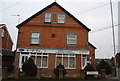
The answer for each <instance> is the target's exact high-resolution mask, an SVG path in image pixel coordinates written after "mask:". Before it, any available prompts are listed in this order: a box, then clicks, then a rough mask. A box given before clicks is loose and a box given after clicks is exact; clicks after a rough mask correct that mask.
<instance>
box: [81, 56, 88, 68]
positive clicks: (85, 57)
mask: <svg viewBox="0 0 120 81" xmlns="http://www.w3.org/2000/svg"><path fill="white" fill-rule="evenodd" d="M83 58H84V59H85V65H84V66H83ZM86 65H87V56H85V55H81V66H82V69H84V68H85V66H86Z"/></svg>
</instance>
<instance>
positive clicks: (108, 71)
mask: <svg viewBox="0 0 120 81" xmlns="http://www.w3.org/2000/svg"><path fill="white" fill-rule="evenodd" d="M102 69H105V71H106V74H111V71H112V69H111V67H110V65H109V64H108V63H107V62H105V61H104V60H102V61H101V62H100V63H99V64H98V65H97V70H98V71H99V72H100V73H101V70H102Z"/></svg>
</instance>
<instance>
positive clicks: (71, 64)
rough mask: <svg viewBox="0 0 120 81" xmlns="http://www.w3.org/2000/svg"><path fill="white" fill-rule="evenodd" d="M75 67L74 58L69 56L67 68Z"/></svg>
mask: <svg viewBox="0 0 120 81" xmlns="http://www.w3.org/2000/svg"><path fill="white" fill-rule="evenodd" d="M74 67H75V58H74V57H70V58H69V68H74Z"/></svg>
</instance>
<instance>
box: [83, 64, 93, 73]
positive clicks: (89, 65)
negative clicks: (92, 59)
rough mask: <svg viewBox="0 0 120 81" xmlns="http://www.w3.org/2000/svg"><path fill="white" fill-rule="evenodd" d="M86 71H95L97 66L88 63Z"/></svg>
mask: <svg viewBox="0 0 120 81" xmlns="http://www.w3.org/2000/svg"><path fill="white" fill-rule="evenodd" d="M84 71H85V72H86V71H95V68H94V67H93V66H92V65H91V64H87V66H86V67H85V68H84Z"/></svg>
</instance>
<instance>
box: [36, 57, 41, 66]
mask: <svg viewBox="0 0 120 81" xmlns="http://www.w3.org/2000/svg"><path fill="white" fill-rule="evenodd" d="M36 65H37V67H41V57H40V56H38V57H37V60H36Z"/></svg>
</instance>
